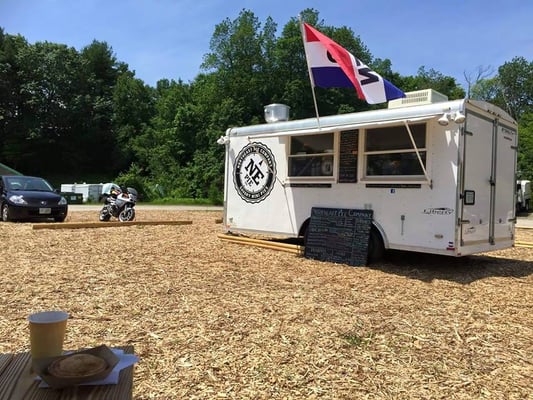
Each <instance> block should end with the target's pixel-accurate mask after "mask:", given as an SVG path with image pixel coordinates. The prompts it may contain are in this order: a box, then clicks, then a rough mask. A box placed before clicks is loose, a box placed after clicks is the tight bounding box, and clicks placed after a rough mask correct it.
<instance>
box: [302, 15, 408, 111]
mask: <svg viewBox="0 0 533 400" xmlns="http://www.w3.org/2000/svg"><path fill="white" fill-rule="evenodd" d="M303 26H304V31H305V37H304V45H305V53H306V56H307V63H308V66H309V70H310V74H311V82H312V83H313V85H314V86H319V87H323V88H331V87H355V90H356V91H357V95H358V96H359V99H361V100H365V101H366V102H367V103H369V104H378V103H384V102H387V101H389V100H393V99H398V98H401V97H405V93H404V92H402V91H401V90H400V89H398V88H397V87H396V86H394V85H393V84H392V83H390V82H389V81H388V80H386V79H384V78H382V77H381V76H380V75H379V74H377V73H376V72H374V71H372V70H371V69H370V68H368V67H367V66H366V65H365V64H363V63H362V62H361V61H360V60H359V59H357V58H355V57H354V56H353V55H352V54H351V53H350V52H348V50H346V49H345V48H343V47H342V46H340V45H339V44H338V43H336V42H334V41H333V40H331V39H330V38H329V37H327V36H325V35H324V34H322V33H320V32H319V31H317V30H316V29H315V28H313V27H312V26H311V25H309V24H306V23H304V24H303Z"/></svg>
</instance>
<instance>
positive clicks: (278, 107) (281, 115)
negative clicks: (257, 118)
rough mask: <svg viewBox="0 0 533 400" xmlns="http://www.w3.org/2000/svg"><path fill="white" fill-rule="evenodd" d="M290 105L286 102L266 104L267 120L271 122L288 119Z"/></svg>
mask: <svg viewBox="0 0 533 400" xmlns="http://www.w3.org/2000/svg"><path fill="white" fill-rule="evenodd" d="M289 109H290V107H289V106H286V105H285V104H269V105H268V106H265V120H266V122H268V123H269V124H270V123H272V122H279V121H288V120H289Z"/></svg>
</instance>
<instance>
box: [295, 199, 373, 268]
mask: <svg viewBox="0 0 533 400" xmlns="http://www.w3.org/2000/svg"><path fill="white" fill-rule="evenodd" d="M372 217H373V211H372V210H358V209H349V208H321V207H313V208H312V209H311V220H310V221H309V227H308V231H307V235H306V241H305V251H304V256H305V257H307V258H312V259H315V260H320V261H330V262H335V263H340V264H348V265H352V266H358V265H365V264H366V261H367V257H368V241H369V236H370V226H371V224H372Z"/></svg>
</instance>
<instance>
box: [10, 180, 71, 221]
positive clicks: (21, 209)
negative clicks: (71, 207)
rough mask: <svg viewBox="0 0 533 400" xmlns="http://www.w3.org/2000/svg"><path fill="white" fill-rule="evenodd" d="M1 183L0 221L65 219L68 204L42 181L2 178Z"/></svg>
mask: <svg viewBox="0 0 533 400" xmlns="http://www.w3.org/2000/svg"><path fill="white" fill-rule="evenodd" d="M1 178H2V179H1V180H0V191H1V193H2V197H1V198H0V210H1V215H2V221H4V222H6V221H16V220H29V219H52V218H53V219H54V220H55V221H56V222H63V221H64V220H65V218H66V217H67V213H68V205H67V200H66V199H65V198H64V197H63V196H61V195H60V194H59V192H58V191H56V190H54V189H53V188H52V186H50V184H49V183H48V182H47V181H46V180H44V179H43V178H38V177H35V176H21V175H3V176H1Z"/></svg>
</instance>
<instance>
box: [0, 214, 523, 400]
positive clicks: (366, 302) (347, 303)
mask: <svg viewBox="0 0 533 400" xmlns="http://www.w3.org/2000/svg"><path fill="white" fill-rule="evenodd" d="M220 217H221V212H212V211H172V212H170V211H149V210H145V211H143V210H138V212H137V221H142V220H154V221H155V220H190V221H192V224H190V225H136V226H128V227H109V228H99V229H91V228H89V229H72V230H70V229H65V230H63V229H61V230H48V229H39V230H33V229H32V224H31V223H1V224H0V273H1V275H0V287H1V288H2V291H1V293H2V301H1V302H0V350H1V352H2V353H8V352H19V351H27V350H29V343H28V333H29V332H28V327H27V321H26V319H27V316H28V315H29V314H30V313H32V312H35V311H40V310H47V309H61V310H65V311H67V312H69V313H70V315H71V317H70V319H69V321H68V326H67V337H66V342H65V348H66V349H79V348H84V347H92V346H98V345H100V344H106V345H108V346H123V345H133V346H134V347H135V353H136V354H137V355H138V356H139V357H140V362H139V363H138V364H137V365H136V366H135V372H134V389H133V397H134V398H135V399H217V398H229V399H533V397H532V393H533V364H532V356H531V355H532V354H533V325H532V322H531V321H532V319H531V318H532V317H531V310H532V309H533V307H532V305H533V290H532V289H533V249H531V248H518V247H517V248H513V249H508V250H504V251H498V252H493V253H487V254H481V255H476V256H468V257H464V258H458V259H457V258H449V257H443V256H431V255H420V254H414V253H402V252H390V253H389V254H388V255H387V258H386V259H385V260H384V261H383V262H381V263H379V264H374V265H370V266H365V267H350V266H346V265H341V264H333V263H328V262H319V261H315V260H310V259H306V258H304V257H301V256H298V255H294V254H290V253H286V252H280V251H275V250H271V249H264V248H258V247H252V246H246V245H241V244H235V243H228V242H225V241H223V240H220V239H219V238H218V237H217V235H218V234H219V233H221V232H222V226H221V224H219V223H216V222H217V220H218V219H219V218H220ZM97 218H98V212H88V211H81V212H72V213H71V214H70V215H69V217H68V221H71V222H80V221H90V222H93V221H97ZM517 239H519V240H522V241H529V242H533V230H517Z"/></svg>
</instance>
